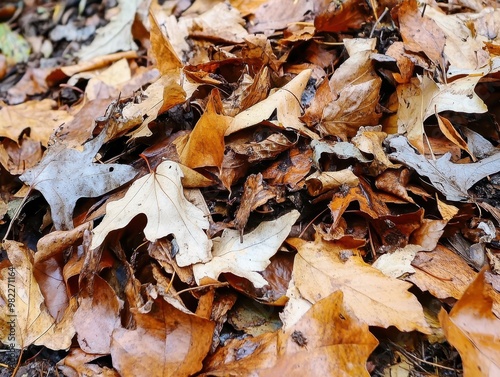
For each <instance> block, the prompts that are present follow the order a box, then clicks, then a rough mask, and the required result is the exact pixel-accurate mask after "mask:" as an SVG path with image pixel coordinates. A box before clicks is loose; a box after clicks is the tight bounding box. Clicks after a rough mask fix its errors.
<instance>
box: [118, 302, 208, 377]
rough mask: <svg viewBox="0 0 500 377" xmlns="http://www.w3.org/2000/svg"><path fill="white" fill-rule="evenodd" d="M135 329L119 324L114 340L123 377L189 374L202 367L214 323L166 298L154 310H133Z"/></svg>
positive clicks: (158, 376)
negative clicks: (121, 326)
mask: <svg viewBox="0 0 500 377" xmlns="http://www.w3.org/2000/svg"><path fill="white" fill-rule="evenodd" d="M133 317H134V320H135V323H136V327H135V329H130V330H129V329H124V328H117V329H116V330H115V331H114V332H113V337H112V341H111V357H112V358H113V366H114V367H115V368H116V370H117V371H118V372H119V373H120V375H121V376H122V377H128V376H137V377H140V376H145V377H166V376H173V377H174V376H175V377H182V376H186V377H187V376H190V375H192V374H194V373H196V372H198V371H199V370H200V369H201V368H202V361H203V359H204V358H205V356H206V355H207V353H208V350H209V349H210V344H211V342H212V332H213V329H214V323H213V322H211V321H208V320H206V319H203V318H200V317H198V316H195V315H190V314H186V313H184V312H181V311H180V310H178V309H176V308H174V307H172V306H170V305H169V304H167V303H166V302H165V301H164V300H163V299H158V300H156V301H155V303H154V304H153V308H152V310H151V312H149V313H148V314H140V313H138V312H137V311H135V310H133Z"/></svg>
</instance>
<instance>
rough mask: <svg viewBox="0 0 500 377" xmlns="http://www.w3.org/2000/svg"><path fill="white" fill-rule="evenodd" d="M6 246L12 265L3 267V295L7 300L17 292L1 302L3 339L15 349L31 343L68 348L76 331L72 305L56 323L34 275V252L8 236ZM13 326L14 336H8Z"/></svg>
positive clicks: (0, 333)
mask: <svg viewBox="0 0 500 377" xmlns="http://www.w3.org/2000/svg"><path fill="white" fill-rule="evenodd" d="M3 247H4V248H5V250H6V252H7V255H8V257H9V260H10V262H11V263H12V265H11V266H8V267H7V266H6V267H4V268H3V269H2V270H0V281H1V282H2V284H0V297H1V298H2V299H4V300H5V301H7V298H8V297H12V294H13V292H15V293H14V296H15V299H14V300H15V301H14V302H11V303H9V305H7V304H6V303H5V304H2V305H1V306H0V341H1V342H2V343H4V344H9V345H12V347H13V348H16V349H21V348H23V347H27V346H29V345H31V344H35V345H44V346H46V347H47V348H50V349H53V350H62V349H67V348H69V346H70V345H71V339H72V338H73V336H74V335H75V329H74V327H73V315H72V313H73V308H72V307H70V308H68V309H67V310H66V312H65V313H64V315H63V318H62V320H61V321H60V322H58V323H56V320H55V319H54V318H53V317H52V316H51V315H50V313H49V311H48V309H47V307H46V306H45V299H44V297H43V295H42V292H41V291H40V287H39V285H38V283H37V281H36V279H35V277H34V275H33V269H34V267H33V259H34V253H33V252H32V251H31V250H30V249H28V248H27V247H26V246H25V245H23V244H22V243H19V242H15V241H9V240H7V241H5V242H4V243H3ZM11 326H12V327H11ZM10 329H12V330H13V333H14V335H15V336H14V339H12V336H9V334H10V333H9V331H10Z"/></svg>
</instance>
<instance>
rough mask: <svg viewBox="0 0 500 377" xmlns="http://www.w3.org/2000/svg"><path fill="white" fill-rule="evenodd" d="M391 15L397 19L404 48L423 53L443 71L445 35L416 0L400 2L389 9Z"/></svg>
mask: <svg viewBox="0 0 500 377" xmlns="http://www.w3.org/2000/svg"><path fill="white" fill-rule="evenodd" d="M391 15H392V16H393V18H395V19H398V20H399V30H400V32H401V37H402V38H403V42H404V44H405V49H407V50H409V51H413V52H423V53H425V55H427V57H428V58H429V59H430V60H432V62H433V63H434V64H435V65H436V66H438V67H440V68H441V69H442V72H443V73H444V72H445V69H444V57H443V50H444V46H445V43H446V36H445V34H444V33H443V31H442V30H441V29H440V28H439V26H438V25H437V24H436V22H435V21H434V20H433V19H431V18H429V17H427V15H426V14H425V13H422V10H421V9H419V7H418V3H417V1H416V0H407V1H403V2H401V3H400V4H399V5H398V6H397V7H396V8H393V9H392V10H391Z"/></svg>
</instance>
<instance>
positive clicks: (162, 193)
mask: <svg viewBox="0 0 500 377" xmlns="http://www.w3.org/2000/svg"><path fill="white" fill-rule="evenodd" d="M182 177H183V174H182V171H181V168H180V166H179V164H177V163H176V162H173V161H164V162H162V163H161V164H160V165H158V167H157V168H156V171H155V172H152V173H150V174H147V175H146V176H144V177H142V178H140V179H138V180H136V181H135V182H134V183H133V184H132V186H130V188H129V189H128V191H127V193H126V194H125V196H124V197H123V198H122V199H120V200H117V201H114V202H110V203H109V204H108V205H107V206H106V215H105V216H104V219H103V220H102V222H101V223H100V224H99V225H98V226H97V227H96V228H95V229H94V236H93V239H92V245H91V248H96V247H98V246H99V245H101V244H102V242H103V241H104V239H105V238H106V236H107V235H108V233H109V232H111V231H112V230H115V229H120V228H123V227H124V226H126V225H127V224H128V223H129V222H130V221H131V220H132V219H133V218H134V217H135V216H137V215H139V214H141V213H143V214H145V215H146V217H147V218H148V223H147V225H146V227H145V228H144V235H145V236H146V238H147V239H148V240H149V241H151V242H154V241H156V240H157V239H160V238H162V237H166V236H168V235H169V234H173V235H174V236H175V240H176V242H177V244H178V245H179V252H178V253H177V255H176V261H177V263H178V264H179V266H181V267H183V266H187V265H190V264H193V263H198V262H205V261H208V260H209V258H210V249H211V246H212V242H211V241H210V240H209V239H208V237H207V235H206V234H205V232H204V231H203V229H207V228H208V226H209V222H208V219H207V218H206V217H205V214H204V212H203V211H202V210H201V209H199V208H198V207H196V206H195V205H194V204H192V203H191V202H189V201H188V200H186V198H185V196H184V193H183V191H182V183H181V178H182Z"/></svg>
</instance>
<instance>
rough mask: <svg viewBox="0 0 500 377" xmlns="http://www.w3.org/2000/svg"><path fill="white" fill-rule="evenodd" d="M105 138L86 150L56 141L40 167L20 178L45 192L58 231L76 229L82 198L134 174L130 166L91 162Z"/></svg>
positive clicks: (97, 193) (117, 185)
mask: <svg viewBox="0 0 500 377" xmlns="http://www.w3.org/2000/svg"><path fill="white" fill-rule="evenodd" d="M105 137H106V133H105V132H101V134H100V135H99V136H98V137H96V138H95V139H93V140H91V141H89V142H88V143H87V144H85V145H84V149H83V151H78V150H76V149H71V148H67V147H66V146H65V145H64V144H62V143H60V142H56V144H54V145H53V146H51V147H50V148H49V150H48V151H47V153H46V154H45V156H44V157H43V158H42V160H41V161H40V163H39V164H38V165H37V166H35V167H34V168H32V169H29V170H27V171H26V172H25V173H24V174H23V175H21V176H20V177H19V178H20V179H21V180H22V181H23V182H25V183H26V184H28V185H30V186H31V187H32V188H34V189H36V190H38V191H40V192H41V193H42V194H43V196H44V198H45V200H47V202H48V203H49V205H50V209H51V215H52V221H53V222H54V227H55V228H56V229H57V230H65V229H73V210H74V209H75V205H76V202H77V200H78V199H79V198H82V197H90V198H95V197H97V196H100V195H103V194H105V193H106V192H108V191H111V190H113V189H115V188H117V187H119V186H121V185H123V184H124V183H126V182H128V181H130V180H131V179H132V178H133V177H134V176H135V174H136V172H135V169H134V168H132V167H131V166H127V165H120V164H96V163H94V162H92V160H93V158H94V156H95V155H96V154H97V152H98V151H99V148H101V145H102V143H103V142H104V138H105Z"/></svg>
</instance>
